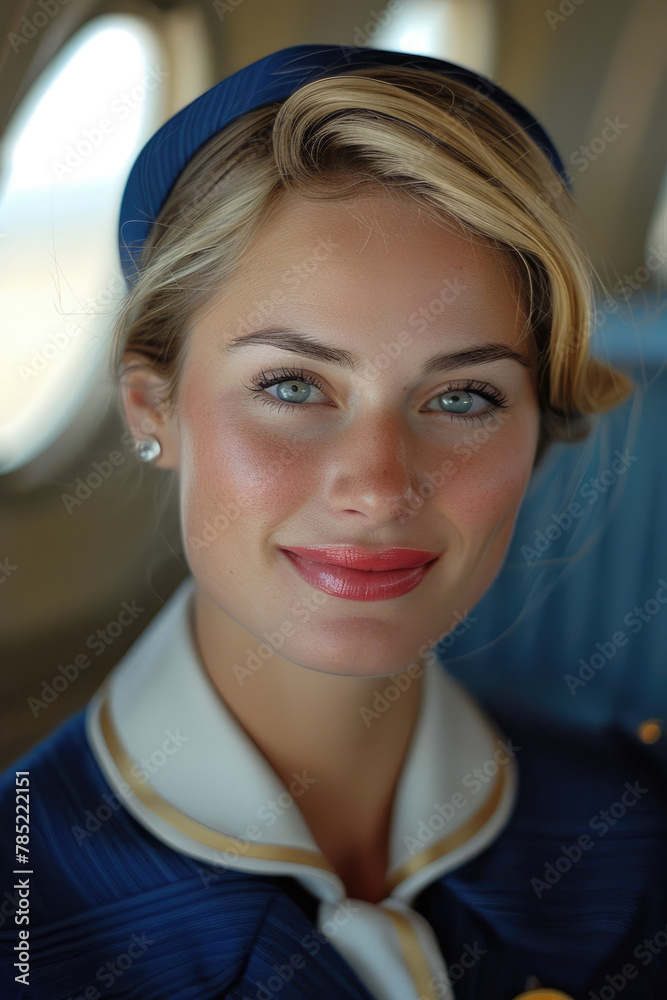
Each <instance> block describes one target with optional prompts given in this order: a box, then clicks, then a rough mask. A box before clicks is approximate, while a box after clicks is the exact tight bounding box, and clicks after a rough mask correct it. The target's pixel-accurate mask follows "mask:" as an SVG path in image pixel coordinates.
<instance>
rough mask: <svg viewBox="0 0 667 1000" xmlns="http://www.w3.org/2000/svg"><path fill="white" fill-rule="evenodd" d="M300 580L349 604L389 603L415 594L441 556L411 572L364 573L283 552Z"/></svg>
mask: <svg viewBox="0 0 667 1000" xmlns="http://www.w3.org/2000/svg"><path fill="white" fill-rule="evenodd" d="M280 551H281V552H282V553H283V554H284V555H285V556H286V557H287V559H288V560H289V561H290V562H291V564H292V566H293V567H294V569H295V570H296V572H297V573H298V574H299V576H300V577H301V578H302V579H303V580H305V581H306V582H307V583H309V584H310V585H311V586H312V587H315V588H316V589H317V590H322V591H324V593H325V594H331V595H332V596H333V597H343V598H345V599H346V600H348V601H387V600H389V599H390V598H392V597H400V596H401V595H402V594H407V593H409V591H411V590H414V589H415V587H418V586H419V584H420V583H421V582H422V580H423V579H424V577H425V576H426V574H427V573H428V571H429V570H430V569H431V567H432V566H434V565H435V564H436V562H437V561H438V559H439V558H440V557H439V556H436V557H435V558H434V559H431V560H430V561H429V562H426V563H423V564H422V565H421V566H414V567H412V568H409V569H391V570H361V569H350V568H348V567H346V566H336V565H334V564H332V563H325V562H315V561H314V560H312V559H306V558H305V557H304V556H300V555H297V554H296V553H295V552H292V551H290V550H289V549H281V550H280Z"/></svg>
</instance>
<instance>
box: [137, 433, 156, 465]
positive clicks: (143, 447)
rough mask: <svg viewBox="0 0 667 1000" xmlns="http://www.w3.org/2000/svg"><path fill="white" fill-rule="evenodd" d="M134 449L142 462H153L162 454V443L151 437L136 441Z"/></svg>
mask: <svg viewBox="0 0 667 1000" xmlns="http://www.w3.org/2000/svg"><path fill="white" fill-rule="evenodd" d="M134 449H135V454H136V456H137V458H138V459H139V461H140V462H152V461H153V460H154V459H156V458H158V457H159V456H160V454H161V452H162V445H161V444H160V442H159V441H156V440H155V438H150V439H149V440H148V441H136V442H135V445H134Z"/></svg>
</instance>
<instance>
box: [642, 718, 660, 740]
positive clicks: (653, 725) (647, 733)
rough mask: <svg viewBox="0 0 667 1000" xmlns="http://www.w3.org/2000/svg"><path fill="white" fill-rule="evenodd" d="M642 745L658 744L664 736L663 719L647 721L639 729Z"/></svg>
mask: <svg viewBox="0 0 667 1000" xmlns="http://www.w3.org/2000/svg"><path fill="white" fill-rule="evenodd" d="M637 735H638V736H639V739H640V740H641V741H642V743H657V742H658V740H659V739H660V737H661V736H662V719H645V720H644V721H643V722H640V724H639V726H638V727H637Z"/></svg>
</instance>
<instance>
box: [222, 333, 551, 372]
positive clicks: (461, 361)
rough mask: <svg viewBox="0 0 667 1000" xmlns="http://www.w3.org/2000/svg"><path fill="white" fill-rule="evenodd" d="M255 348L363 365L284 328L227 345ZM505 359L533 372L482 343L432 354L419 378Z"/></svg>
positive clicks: (502, 348) (503, 349) (507, 352)
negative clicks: (272, 349) (256, 346)
mask: <svg viewBox="0 0 667 1000" xmlns="http://www.w3.org/2000/svg"><path fill="white" fill-rule="evenodd" d="M255 344H264V345H267V346H269V347H277V348H279V349H280V350H281V351H289V352H290V353H292V354H302V355H304V356H305V357H308V358H312V359H313V360H314V361H320V362H324V363H325V364H331V365H337V366H338V367H339V368H347V369H349V370H350V371H352V372H354V371H357V370H358V369H359V367H360V366H361V365H362V364H363V362H362V360H361V359H360V358H359V357H358V356H357V355H356V354H354V353H352V352H351V351H343V350H340V349H339V348H336V347H327V345H326V344H322V343H320V341H318V340H315V339H314V338H312V337H309V336H306V335H305V334H303V333H299V332H298V331H296V330H289V329H284V328H283V327H271V328H270V329H267V330H255V331H254V332H253V333H247V334H245V335H244V336H242V337H235V338H234V339H233V340H232V341H231V342H230V343H229V344H228V345H227V350H228V351H234V350H237V349H238V348H243V347H252V346H254V345H255ZM506 359H508V360H510V361H516V362H518V363H519V364H520V365H524V366H525V367H526V368H532V362H531V361H530V360H529V359H528V358H525V357H524V356H523V354H519V353H518V352H517V351H515V350H513V349H512V348H511V347H508V346H507V345H506V344H490V343H484V344H474V345H473V346H472V347H467V348H466V349H465V350H462V351H454V352H452V353H450V354H447V353H441V354H434V355H433V357H432V358H429V359H428V361H425V362H424V364H423V365H422V368H421V374H420V377H421V378H427V377H428V376H429V375H432V374H433V373H434V372H447V371H452V370H453V369H456V368H463V367H464V366H469V365H483V364H486V363H487V362H489V361H504V360H506Z"/></svg>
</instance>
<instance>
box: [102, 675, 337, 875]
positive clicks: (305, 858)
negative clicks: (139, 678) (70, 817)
mask: <svg viewBox="0 0 667 1000" xmlns="http://www.w3.org/2000/svg"><path fill="white" fill-rule="evenodd" d="M100 727H101V729H102V736H103V737H104V740H105V743H106V745H107V749H108V751H109V753H110V754H111V757H112V759H113V762H114V764H115V765H116V767H117V769H118V772H119V773H120V775H121V777H122V778H123V780H124V781H125V782H126V783H127V784H128V785H129V786H130V788H131V789H132V791H133V792H134V794H135V795H136V796H137V798H138V799H139V800H140V801H141V802H143V804H144V805H145V806H147V807H148V809H150V810H151V812H154V813H155V814H156V815H157V816H159V817H160V818H161V819H163V820H164V821H165V822H166V823H169V825H170V826H173V827H174V828H175V829H176V830H179V831H180V832H181V833H184V834H186V836H188V837H191V838H192V840H196V841H198V842H199V843H201V844H206V845H207V846H208V847H213V848H215V849H216V850H217V851H226V852H228V853H230V854H235V855H241V854H242V855H243V856H244V857H250V858H265V859H268V860H269V861H292V862H296V863H297V864H300V865H309V866H310V867H311V868H320V869H323V870H324V871H327V872H331V874H333V875H337V873H336V871H335V869H334V868H333V867H332V866H331V865H330V864H329V862H328V861H327V860H326V858H325V857H324V855H323V854H321V853H319V852H317V851H309V850H307V849H306V848H301V847H285V846H284V845H278V844H258V843H256V842H255V841H253V840H243V839H241V838H238V837H230V836H228V835H227V834H225V833H221V832H220V831H219V830H214V829H213V828H212V827H210V826H205V825H204V824H203V823H198V822H197V821H196V820H194V819H192V818H191V817H190V816H188V814H187V813H184V812H181V810H180V809H177V808H176V806H173V805H172V804H171V802H168V801H167V799H165V798H163V797H162V796H161V795H160V794H159V793H158V792H156V791H155V789H154V788H151V786H150V785H148V784H146V783H144V782H141V781H139V780H138V778H137V777H136V775H135V774H134V773H133V770H132V768H133V766H134V765H133V762H132V760H131V759H130V757H129V755H128V753H127V751H126V750H125V748H124V746H123V745H122V744H121V742H120V738H119V736H118V733H117V731H116V728H115V726H114V724H113V722H112V719H111V712H110V710H109V695H108V693H107V694H106V695H105V697H104V699H103V701H102V707H101V708H100ZM231 867H233V864H231Z"/></svg>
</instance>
